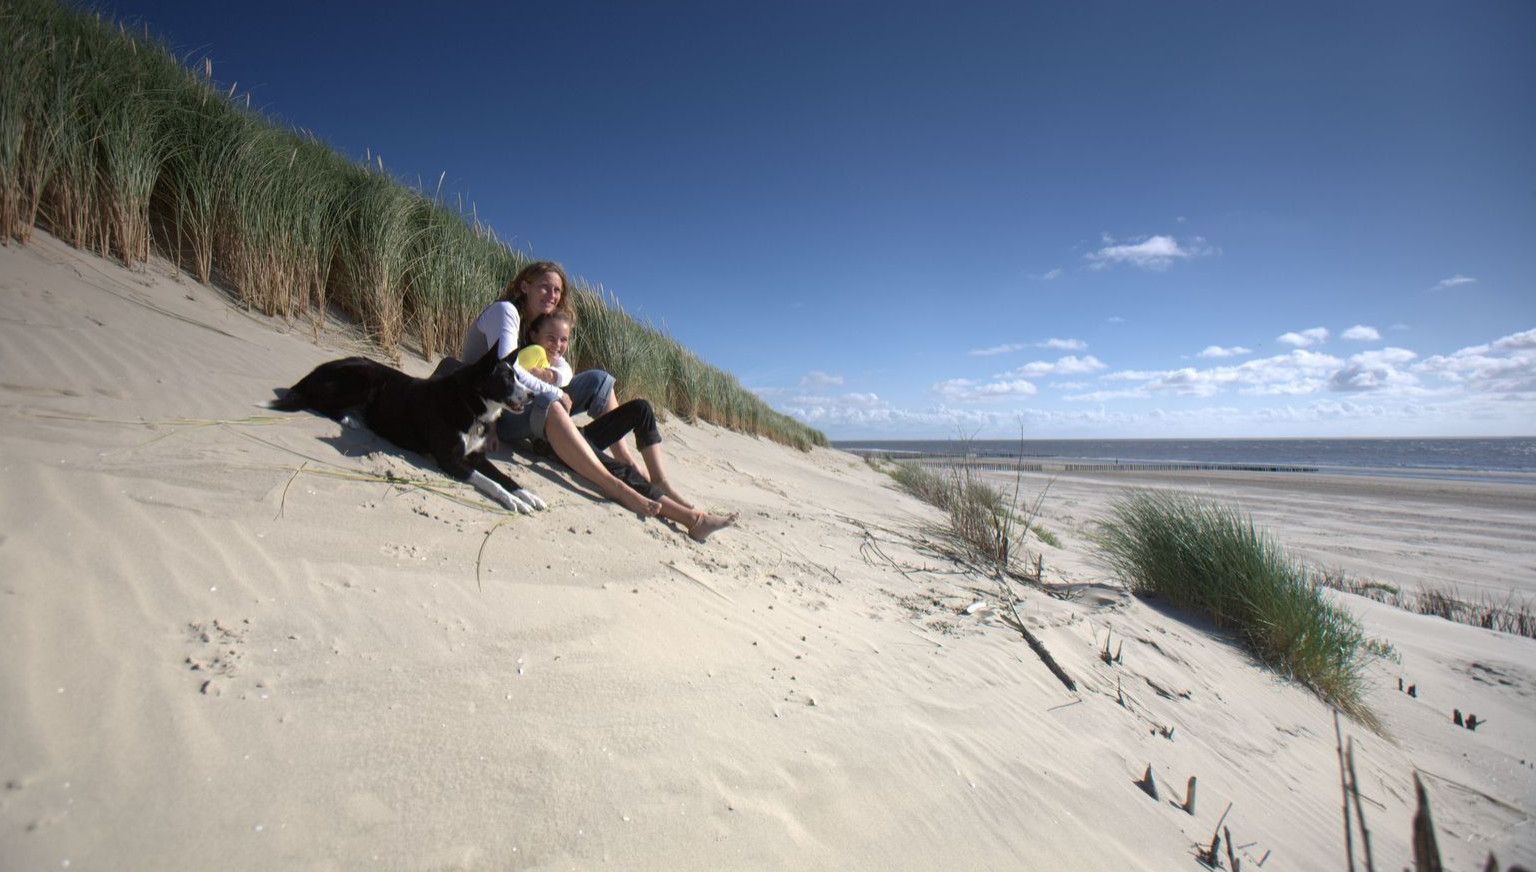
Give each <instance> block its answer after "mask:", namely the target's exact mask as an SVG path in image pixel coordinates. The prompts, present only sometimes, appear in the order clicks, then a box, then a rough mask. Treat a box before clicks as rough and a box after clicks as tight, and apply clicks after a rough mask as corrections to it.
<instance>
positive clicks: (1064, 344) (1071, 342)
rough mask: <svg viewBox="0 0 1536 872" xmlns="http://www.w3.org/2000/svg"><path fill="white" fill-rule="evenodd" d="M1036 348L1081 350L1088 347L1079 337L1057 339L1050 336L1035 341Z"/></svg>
mask: <svg viewBox="0 0 1536 872" xmlns="http://www.w3.org/2000/svg"><path fill="white" fill-rule="evenodd" d="M1035 347H1036V348H1050V349H1053V350H1056V351H1082V350H1083V349H1085V348H1087V347H1088V343H1086V342H1084V341H1083V340H1081V339H1057V338H1056V337H1054V336H1053V337H1051V338H1050V339H1047V340H1045V341H1044V342H1036V343H1035Z"/></svg>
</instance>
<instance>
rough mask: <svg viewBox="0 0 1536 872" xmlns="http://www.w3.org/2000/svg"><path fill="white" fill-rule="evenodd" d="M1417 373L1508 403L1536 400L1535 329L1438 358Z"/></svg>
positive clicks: (1438, 356)
mask: <svg viewBox="0 0 1536 872" xmlns="http://www.w3.org/2000/svg"><path fill="white" fill-rule="evenodd" d="M1414 371H1415V372H1418V373H1421V374H1423V375H1427V376H1433V377H1435V378H1436V379H1439V380H1441V381H1444V382H1446V383H1448V384H1451V385H1455V386H1457V387H1458V388H1459V389H1461V390H1462V391H1464V392H1474V393H1479V394H1492V395H1496V396H1499V397H1501V398H1506V399H1532V398H1536V329H1531V330H1523V331H1521V332H1519V333H1511V334H1510V335H1508V336H1504V337H1501V338H1499V339H1495V340H1494V341H1493V342H1491V343H1486V344H1483V345H1472V346H1469V347H1467V348H1463V349H1461V350H1460V351H1457V352H1455V353H1454V354H1445V355H1435V356H1434V357H1430V358H1428V359H1426V360H1424V362H1422V363H1420V364H1418V365H1417V366H1415V367H1414Z"/></svg>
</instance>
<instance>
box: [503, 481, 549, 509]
mask: <svg viewBox="0 0 1536 872" xmlns="http://www.w3.org/2000/svg"><path fill="white" fill-rule="evenodd" d="M512 495H513V496H515V497H517V498H519V499H521V500H522V501H523V502H525V503H527V504H528V505H530V506H533V507H534V508H535V509H538V510H540V511H543V510H544V509H547V508H549V503H546V502H544V501H543V500H541V499H539V495H538V494H536V493H534V492H533V491H531V490H528V489H527V488H522V487H520V488H518V489H517V490H515V491H513V492H512Z"/></svg>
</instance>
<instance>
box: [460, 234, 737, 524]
mask: <svg viewBox="0 0 1536 872" xmlns="http://www.w3.org/2000/svg"><path fill="white" fill-rule="evenodd" d="M568 284H569V283H568V282H567V280H566V276H565V270H564V269H562V268H561V267H560V265H559V264H557V263H553V262H551V261H537V262H535V263H530V264H528V265H527V266H525V267H523V268H522V269H521V270H520V271H519V272H518V274H517V276H516V277H515V278H513V279H512V281H511V282H509V283H508V284H507V289H506V291H505V292H504V293H503V294H502V297H501V299H500V300H497V301H496V302H494V303H492V304H491V305H489V306H487V307H486V309H485V311H483V312H481V313H480V315H479V317H477V318H476V319H475V321H474V323H473V324H471V325H470V328H469V333H468V334H467V335H466V336H465V337H464V345H463V348H462V349H461V351H460V354H459V359H460V360H478V359H480V357H481V356H482V355H484V354H485V352H486V351H488V350H489V349H490V348H491V347H492V346H493V345H494V346H495V348H496V354H497V356H498V357H502V358H505V357H506V356H507V355H508V354H511V353H512V352H514V351H516V350H517V349H518V348H519V347H520V346H522V345H524V344H526V343H527V342H528V341H529V340H528V338H527V337H526V336H524V335H523V330H522V328H523V325H525V324H532V322H533V320H534V319H535V318H537V317H538V316H540V315H545V314H549V313H550V312H555V311H559V312H561V313H562V314H564V315H565V316H566V317H567V318H568V319H569V320H572V321H574V320H575V312H574V311H573V310H572V307H571V303H570V300H569V298H568V297H567V296H566V294H565V289H566V286H567V285H568ZM553 366H555V367H564V368H565V370H566V371H565V372H564V373H563V374H562V375H563V376H569V375H570V373H569V368H570V364H569V363H568V362H566V361H565V360H563V359H562V360H560V361H559V362H558V363H556V364H553ZM560 380H561V381H565V378H564V377H562V378H561V379H560ZM553 393H554V396H558V400H556V399H554V397H553V396H551V397H546V398H540V399H537V400H535V402H534V403H533V404H531V405H530V406H529V407H527V408H525V409H524V410H523V411H522V412H519V413H517V414H503V415H502V416H501V420H500V421H499V422H498V424H497V432H498V434H499V435H500V436H501V437H502V438H503V439H505V440H508V441H511V440H515V439H524V438H529V437H538V438H543V439H544V440H545V441H547V442H548V443H549V445H550V447H551V448H553V449H554V452H555V455H556V456H557V457H559V458H560V460H561V461H563V462H564V463H565V464H566V465H567V466H569V467H570V468H571V469H572V470H573V471H575V472H576V473H577V474H578V475H580V476H581V477H583V478H585V479H587V480H588V481H590V482H592V483H593V484H595V485H597V487H598V489H599V490H601V491H602V492H603V493H604V494H605V495H607V496H608V497H609V498H610V499H612V500H614V501H616V502H618V503H619V504H620V505H622V506H624V507H625V508H628V509H630V510H631V511H633V512H635V513H636V514H638V515H640V516H641V517H650V516H653V515H656V514H663V515H665V516H667V517H668V518H671V519H672V520H674V521H677V522H678V523H681V524H683V525H684V526H686V527H687V528H688V532H689V535H691V536H693V537H694V538H695V539H699V540H700V541H702V540H703V539H704V538H705V537H707V536H708V535H709V534H710V533H712V532H714V531H715V530H718V529H720V528H721V527H722V526H726V525H727V524H728V523H729V520H727V519H724V518H721V517H718V516H714V515H710V514H709V513H707V512H704V511H702V510H695V509H693V508H692V507H691V506H689V505H688V504H687V503H686V502H685V501H683V500H681V499H679V498H678V496H677V493H676V491H675V490H674V489H673V488H672V487H671V485H670V484H669V483H668V482H667V480H666V475H665V472H664V470H663V469H662V467H661V463H660V455H659V453H656V452H651V451H647V452H644V453H645V455H646V458H645V459H646V461H647V463H646V469H647V470H648V471H649V473H650V475H649V481H650V483H651V484H652V485H653V486H654V488H655V492H656V493H657V494H658V496H660V497H661V499H649V498H647V497H646V496H644V495H642V494H641V493H639V492H637V491H636V490H635V489H634V488H632V487H630V486H629V485H628V484H626V483H625V482H624V481H622V480H620V479H619V478H618V477H616V476H615V475H614V474H613V473H612V472H610V471H609V470H608V469H607V467H606V466H605V465H604V464H603V462H602V461H601V460H600V459H599V458H598V457H597V454H596V453H595V452H594V451H593V449H592V446H591V445H590V444H588V441H587V439H586V438H585V437H584V436H583V435H582V433H581V431H580V430H579V429H577V427H576V425H575V423H573V422H572V421H571V416H572V415H576V414H580V413H582V412H586V413H587V414H590V415H592V416H593V417H594V418H600V417H601V416H602V415H604V414H605V413H607V412H610V411H613V410H615V409H617V408H618V406H619V400H618V396H617V395H616V392H615V390H614V383H613V376H611V375H609V374H608V373H606V372H603V371H602V370H587V371H586V372H582V373H579V374H577V375H575V376H573V377H570V383H569V385H568V386H567V387H566V389H565V391H564V392H563V393H561V392H559V391H558V390H556V391H554V392H553ZM612 450H613V454H614V458H615V459H616V460H617V461H618V462H619V463H620V464H621V465H627V466H630V467H633V468H638V466H639V464H637V463H636V462H635V457H634V455H633V454H632V453H631V452H630V450H629V448H628V446H626V445H625V444H624V443H623V442H622V441H616V442H614V443H613V445H612ZM652 454H656V456H655V458H654V460H653V458H652V456H651V455H652ZM669 503H670V504H671V505H669ZM679 509H686V510H687V511H686V512H683V511H679ZM732 520H733V519H732ZM722 522H724V523H722Z"/></svg>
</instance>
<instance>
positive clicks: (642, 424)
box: [581, 400, 661, 452]
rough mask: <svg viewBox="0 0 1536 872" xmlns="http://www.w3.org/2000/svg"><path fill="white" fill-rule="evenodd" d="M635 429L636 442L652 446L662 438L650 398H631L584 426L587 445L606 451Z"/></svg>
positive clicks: (647, 446)
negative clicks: (657, 427)
mask: <svg viewBox="0 0 1536 872" xmlns="http://www.w3.org/2000/svg"><path fill="white" fill-rule="evenodd" d="M630 431H634V434H635V444H636V445H638V446H640V447H641V448H649V447H650V446H652V445H655V444H656V443H658V442H660V441H661V431H660V430H658V429H656V413H655V412H653V411H652V410H651V404H650V402H649V401H647V400H630V401H629V402H627V403H625V404H623V405H622V406H619V407H618V408H617V409H614V410H613V411H611V412H608V413H606V414H603V415H599V416H598V417H597V418H594V419H593V420H592V423H590V424H588V425H587V426H585V427H583V428H581V435H583V436H585V437H587V444H588V445H591V446H592V450H593V451H597V452H602V451H605V450H607V449H608V447H609V446H611V445H613V444H614V443H615V442H618V441H619V440H620V439H623V438H624V434H626V433H629V432H630Z"/></svg>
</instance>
